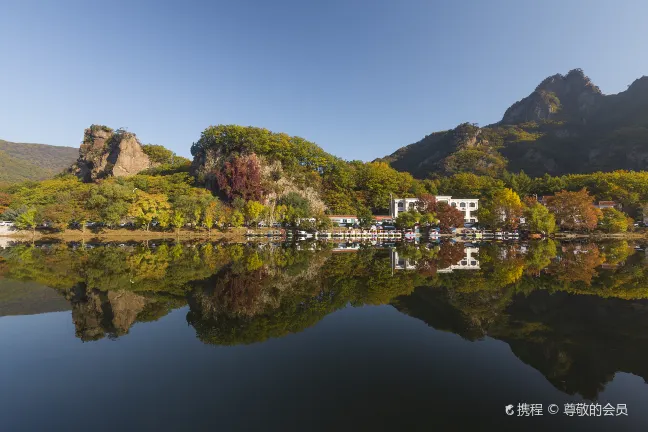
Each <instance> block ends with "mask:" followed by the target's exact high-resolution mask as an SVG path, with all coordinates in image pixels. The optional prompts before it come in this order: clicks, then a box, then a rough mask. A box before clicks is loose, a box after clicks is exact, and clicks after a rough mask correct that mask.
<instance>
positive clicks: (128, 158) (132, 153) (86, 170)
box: [71, 125, 154, 182]
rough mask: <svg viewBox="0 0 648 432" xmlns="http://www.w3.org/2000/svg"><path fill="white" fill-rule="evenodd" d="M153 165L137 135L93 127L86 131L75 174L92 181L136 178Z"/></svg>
mask: <svg viewBox="0 0 648 432" xmlns="http://www.w3.org/2000/svg"><path fill="white" fill-rule="evenodd" d="M153 165H154V164H153V163H152V162H151V160H150V159H149V157H148V156H147V155H146V153H144V150H143V149H142V145H141V144H140V142H139V140H138V139H137V137H136V136H135V134H134V133H131V132H127V131H125V130H123V129H118V130H116V131H115V130H113V129H111V128H109V127H107V126H101V125H92V126H90V127H89V128H87V129H86V130H85V132H84V135H83V142H82V143H81V147H80V149H79V159H78V160H77V161H76V163H75V164H74V165H73V166H72V168H71V172H72V173H74V174H75V175H76V176H78V177H79V178H81V179H82V180H83V181H86V182H91V181H95V180H97V179H100V178H104V177H108V176H111V175H112V176H116V177H125V176H131V175H135V174H137V173H139V172H140V171H143V170H145V169H148V168H151V167H152V166H153Z"/></svg>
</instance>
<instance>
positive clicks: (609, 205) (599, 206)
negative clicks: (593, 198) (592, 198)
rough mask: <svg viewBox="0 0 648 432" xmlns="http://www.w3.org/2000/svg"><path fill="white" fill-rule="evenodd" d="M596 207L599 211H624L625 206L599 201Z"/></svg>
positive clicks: (614, 202) (613, 202)
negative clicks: (610, 209)
mask: <svg viewBox="0 0 648 432" xmlns="http://www.w3.org/2000/svg"><path fill="white" fill-rule="evenodd" d="M594 207H596V208H597V209H601V210H603V209H609V208H614V209H617V210H622V209H623V206H622V205H621V204H620V203H617V202H616V201H599V202H598V204H594Z"/></svg>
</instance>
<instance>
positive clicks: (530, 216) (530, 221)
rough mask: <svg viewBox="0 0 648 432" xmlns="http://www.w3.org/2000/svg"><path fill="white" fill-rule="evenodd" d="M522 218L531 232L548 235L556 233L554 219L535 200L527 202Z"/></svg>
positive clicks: (546, 209) (547, 210) (545, 208)
mask: <svg viewBox="0 0 648 432" xmlns="http://www.w3.org/2000/svg"><path fill="white" fill-rule="evenodd" d="M524 218H525V219H526V224H527V226H528V228H529V231H531V232H534V233H541V234H545V235H549V234H552V233H553V232H555V231H556V218H555V217H554V215H553V214H551V212H550V211H549V209H548V208H547V207H545V206H543V205H542V204H540V203H539V202H538V201H536V200H535V199H533V200H527V206H526V209H525V210H524Z"/></svg>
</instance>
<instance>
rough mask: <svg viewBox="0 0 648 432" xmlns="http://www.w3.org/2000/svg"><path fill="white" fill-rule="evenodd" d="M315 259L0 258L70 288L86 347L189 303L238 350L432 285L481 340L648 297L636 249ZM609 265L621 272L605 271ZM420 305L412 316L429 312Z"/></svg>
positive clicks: (128, 253) (616, 246)
mask: <svg viewBox="0 0 648 432" xmlns="http://www.w3.org/2000/svg"><path fill="white" fill-rule="evenodd" d="M309 249H312V250H299V249H298V248H292V247H279V246H273V245H260V246H251V245H240V244H237V245H218V244H184V245H181V244H167V243H162V244H159V245H157V246H155V247H146V245H127V246H122V247H117V246H98V247H94V248H83V247H73V246H69V245H64V244H59V245H50V246H48V247H33V246H18V247H13V248H9V249H6V250H4V251H2V252H0V254H1V256H0V258H1V259H2V263H3V264H2V266H3V272H4V273H5V274H6V277H8V278H12V279H19V280H33V281H37V282H40V283H41V284H44V285H48V286H51V287H55V288H57V289H59V290H60V291H61V292H62V294H63V295H65V297H66V298H67V299H68V300H70V302H71V303H72V305H73V311H74V312H73V319H74V322H75V324H76V326H77V332H78V335H79V336H80V337H82V338H83V339H86V340H89V339H95V338H99V337H103V336H105V335H109V336H115V337H116V336H119V335H121V334H125V333H126V332H127V331H128V329H129V328H130V326H131V325H132V324H133V323H135V322H140V321H153V320H156V319H158V318H160V317H162V316H164V315H166V314H167V313H168V312H169V311H170V310H172V309H174V308H177V307H180V306H182V305H184V304H185V301H186V300H185V299H187V300H188V303H189V305H190V312H189V314H188V316H187V319H188V321H189V322H190V323H191V324H192V325H193V326H194V327H195V328H196V331H197V334H198V336H199V337H200V338H201V340H204V341H205V342H210V343H220V344H237V343H252V342H256V341H262V340H265V339H268V338H270V337H279V336H282V335H285V334H288V333H291V332H298V331H301V330H303V329H305V328H307V327H309V326H311V325H313V324H315V323H317V322H318V321H319V320H320V319H322V318H323V317H324V316H326V315H327V314H329V313H331V312H333V311H335V310H338V309H340V308H343V307H345V306H346V305H348V304H351V305H354V306H355V305H357V306H359V305H380V304H388V303H390V302H394V301H395V300H394V299H395V298H398V299H399V300H398V301H397V303H398V304H399V305H400V306H402V307H405V305H406V302H405V301H404V300H403V299H404V298H405V297H404V296H407V295H409V294H410V293H412V292H413V291H414V290H415V288H417V287H423V286H426V287H429V288H430V289H431V290H436V292H437V293H445V294H444V296H445V297H444V298H446V297H447V302H448V303H449V304H450V305H451V306H452V307H453V308H454V309H455V310H456V312H455V315H456V316H459V317H462V321H461V322H463V323H464V325H465V327H464V328H463V329H460V328H459V327H457V326H449V327H450V328H452V329H453V331H457V332H460V334H464V335H466V337H470V338H477V337H480V336H481V335H483V334H486V332H490V331H493V329H494V328H495V327H496V326H497V325H499V324H501V323H502V322H504V323H505V324H506V323H507V321H505V320H504V321H503V319H504V317H506V316H507V312H506V311H507V308H508V307H509V306H510V305H511V304H512V303H514V302H515V300H514V299H515V298H517V297H516V296H515V295H516V294H524V295H525V296H531V295H534V293H535V292H536V291H549V292H569V293H574V294H595V295H597V296H599V297H617V298H624V299H638V298H648V267H646V266H644V265H642V261H641V257H640V256H639V255H632V254H631V253H632V252H633V249H632V248H631V247H630V246H629V245H628V244H627V243H625V242H616V243H609V244H604V245H600V246H597V245H593V244H566V245H563V246H562V247H561V248H557V247H556V243H555V242H553V241H550V240H545V241H541V242H532V243H529V244H520V243H511V244H495V243H490V244H481V245H479V252H473V253H478V254H479V263H480V267H481V270H455V271H453V272H437V269H442V268H447V267H449V266H451V265H455V264H456V263H458V262H459V261H461V260H462V259H464V257H465V250H464V245H462V244H460V243H447V242H446V243H441V244H440V245H426V246H416V245H411V244H410V245H402V246H399V247H398V248H397V249H396V250H397V252H398V254H399V255H400V256H401V257H403V258H407V259H409V260H411V261H412V262H414V263H416V266H413V267H412V268H415V270H407V271H400V270H399V271H392V266H391V262H390V253H389V251H388V250H386V249H375V248H371V247H368V246H363V247H361V248H360V249H359V250H358V251H356V252H345V253H335V252H332V251H331V248H330V247H327V246H323V245H315V246H314V247H312V248H310V247H309ZM476 250H477V249H474V251H476ZM599 250H600V251H599ZM603 257H605V260H607V262H608V263H615V265H614V266H608V267H606V268H600V267H598V268H597V266H598V264H599V263H601V262H602V261H603ZM435 295H436V294H435ZM426 301H427V300H426ZM417 302H418V300H417ZM428 303H429V302H428ZM417 304H419V306H415V305H412V304H409V305H407V308H410V307H411V308H415V307H418V308H419V309H420V308H421V306H420V305H421V304H423V305H427V303H425V302H423V303H421V302H418V303H417ZM428 306H429V305H427V306H425V307H428ZM421 313H422V312H421ZM441 316H442V315H441ZM455 318H456V317H455ZM426 319H427V320H430V318H429V317H428V318H426ZM437 321H438V318H437ZM437 325H439V326H441V327H442V324H440V323H437ZM506 325H507V324H506ZM534 325H535V324H534V323H525V324H524V325H521V326H520V327H519V328H517V330H516V331H519V332H522V333H524V334H530V330H529V329H532V328H534ZM510 331H512V330H510Z"/></svg>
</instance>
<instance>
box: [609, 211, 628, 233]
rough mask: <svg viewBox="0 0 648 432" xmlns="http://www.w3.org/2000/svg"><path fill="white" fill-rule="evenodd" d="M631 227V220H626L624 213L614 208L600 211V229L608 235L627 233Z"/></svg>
mask: <svg viewBox="0 0 648 432" xmlns="http://www.w3.org/2000/svg"><path fill="white" fill-rule="evenodd" d="M630 226H632V219H628V216H626V214H625V213H623V212H622V211H619V210H617V209H615V208H605V209H602V218H601V229H603V230H604V231H607V232H609V233H620V232H626V231H628V228H629V227H630Z"/></svg>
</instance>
